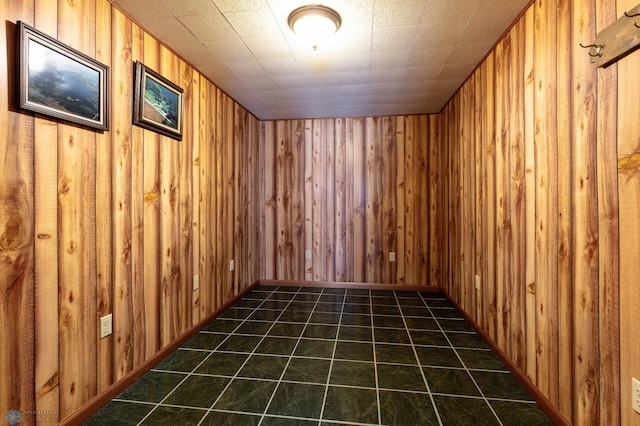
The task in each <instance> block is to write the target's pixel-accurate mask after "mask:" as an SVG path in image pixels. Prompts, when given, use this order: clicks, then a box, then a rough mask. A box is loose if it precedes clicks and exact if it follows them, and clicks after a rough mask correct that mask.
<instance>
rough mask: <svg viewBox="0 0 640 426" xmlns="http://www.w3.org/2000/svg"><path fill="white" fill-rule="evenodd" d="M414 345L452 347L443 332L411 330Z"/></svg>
mask: <svg viewBox="0 0 640 426" xmlns="http://www.w3.org/2000/svg"><path fill="white" fill-rule="evenodd" d="M410 333H411V339H413V344H414V345H423V346H445V347H450V345H449V341H448V340H447V338H446V337H445V335H444V333H442V332H441V331H424V330H411V331H410Z"/></svg>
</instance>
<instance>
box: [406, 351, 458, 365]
mask: <svg viewBox="0 0 640 426" xmlns="http://www.w3.org/2000/svg"><path fill="white" fill-rule="evenodd" d="M416 352H417V353H418V359H419V360H420V364H421V365H423V366H434V367H462V364H460V361H459V360H458V357H457V356H456V354H455V352H454V351H453V349H451V348H434V347H428V346H417V347H416Z"/></svg>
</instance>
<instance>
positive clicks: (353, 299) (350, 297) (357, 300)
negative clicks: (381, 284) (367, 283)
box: [344, 294, 370, 306]
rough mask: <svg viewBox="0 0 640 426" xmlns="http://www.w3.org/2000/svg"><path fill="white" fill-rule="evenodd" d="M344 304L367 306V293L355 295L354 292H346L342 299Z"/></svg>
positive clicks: (368, 301) (368, 300)
mask: <svg viewBox="0 0 640 426" xmlns="http://www.w3.org/2000/svg"><path fill="white" fill-rule="evenodd" d="M344 303H345V304H349V305H367V306H369V303H370V299H369V295H366V296H364V295H362V296H360V295H356V294H347V297H346V298H345V299H344Z"/></svg>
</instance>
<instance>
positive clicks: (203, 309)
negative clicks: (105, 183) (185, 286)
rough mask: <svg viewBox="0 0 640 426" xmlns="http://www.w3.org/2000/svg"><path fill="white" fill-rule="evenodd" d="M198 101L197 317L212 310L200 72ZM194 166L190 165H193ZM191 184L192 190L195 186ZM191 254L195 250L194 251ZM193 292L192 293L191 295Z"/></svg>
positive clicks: (207, 146) (205, 118) (206, 112)
mask: <svg viewBox="0 0 640 426" xmlns="http://www.w3.org/2000/svg"><path fill="white" fill-rule="evenodd" d="M199 85H200V102H199V104H200V105H199V114H200V119H199V120H198V124H199V147H198V148H196V147H195V144H194V151H195V150H196V149H197V150H198V156H196V155H195V153H194V162H197V166H196V167H197V169H198V170H199V175H198V181H199V182H198V184H197V186H198V194H199V195H198V201H199V217H200V218H199V221H198V228H199V231H200V232H199V237H198V240H199V252H200V257H199V259H198V272H199V274H200V283H201V285H200V286H199V287H200V288H199V289H198V295H197V297H198V299H199V304H200V317H201V318H204V317H206V316H207V315H208V314H209V313H210V312H212V311H213V304H212V300H213V297H214V296H213V294H212V293H214V292H213V285H212V282H213V281H212V275H211V270H212V265H211V256H212V253H211V250H212V241H213V239H212V238H209V235H214V234H211V233H210V232H211V228H212V227H213V226H214V223H213V219H212V217H211V214H212V204H213V197H212V190H211V174H212V173H211V146H212V143H211V142H212V139H211V126H210V116H211V112H210V108H212V105H211V103H210V102H209V95H210V87H211V86H210V84H209V82H208V81H207V80H206V79H205V77H204V76H203V75H200V83H199ZM196 167H194V169H195V168H196ZM195 186H196V185H194V190H195ZM194 255H195V253H194ZM195 297H196V296H195V295H194V298H195Z"/></svg>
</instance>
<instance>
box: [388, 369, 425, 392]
mask: <svg viewBox="0 0 640 426" xmlns="http://www.w3.org/2000/svg"><path fill="white" fill-rule="evenodd" d="M378 387H380V388H382V389H398V390H406V391H422V392H426V391H427V388H426V386H425V385H424V379H423V378H422V374H421V372H420V368H419V367H413V366H408V365H386V364H378Z"/></svg>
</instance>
